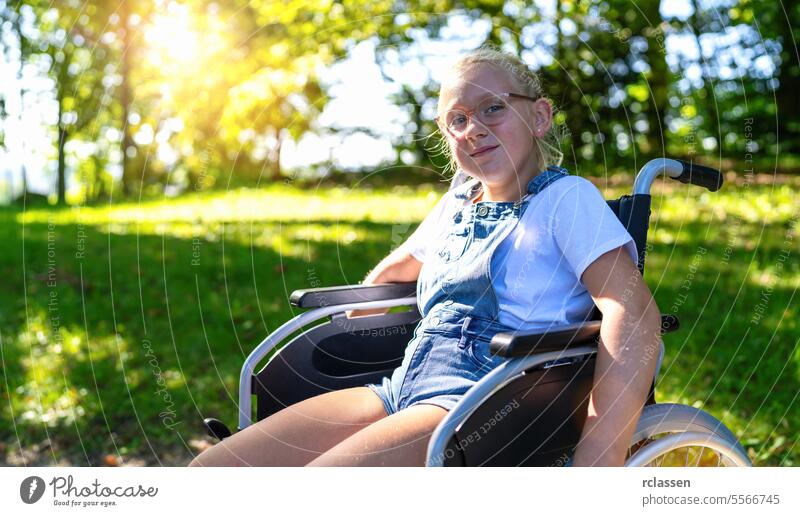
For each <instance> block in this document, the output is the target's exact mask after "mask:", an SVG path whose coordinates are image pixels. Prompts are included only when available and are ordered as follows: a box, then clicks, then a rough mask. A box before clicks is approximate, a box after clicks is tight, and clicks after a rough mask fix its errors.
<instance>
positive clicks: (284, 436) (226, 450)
mask: <svg viewBox="0 0 800 516" xmlns="http://www.w3.org/2000/svg"><path fill="white" fill-rule="evenodd" d="M385 417H386V410H385V409H384V408H383V402H381V399H380V398H379V397H378V395H377V394H375V393H374V392H373V391H372V390H370V389H369V388H368V387H353V388H350V389H342V390H338V391H331V392H327V393H325V394H320V395H318V396H314V397H313V398H309V399H307V400H304V401H301V402H299V403H295V404H294V405H291V406H289V407H286V408H284V409H283V410H281V411H279V412H277V413H275V414H273V415H271V416H270V417H268V418H266V419H263V420H262V421H259V422H258V423H255V424H253V425H251V426H249V427H247V428H245V429H244V430H242V431H239V432H237V433H235V434H233V435H232V436H230V437H228V438H226V439H224V440H223V441H221V442H219V443H217V444H215V445H214V446H212V447H211V448H209V449H207V450H206V451H204V452H203V453H201V454H200V455H198V456H197V457H195V458H194V460H193V461H192V462H191V463H190V464H189V466H303V465H305V464H307V463H308V462H310V461H312V460H314V459H315V458H317V457H318V456H319V455H321V454H322V453H324V452H326V451H327V450H329V449H330V448H331V447H333V446H335V445H336V444H338V443H339V442H341V441H343V440H344V439H347V438H348V437H350V436H351V435H353V434H355V433H356V432H358V431H359V430H361V429H363V428H366V427H368V426H369V425H370V424H372V423H374V422H376V421H378V420H380V419H382V418H385Z"/></svg>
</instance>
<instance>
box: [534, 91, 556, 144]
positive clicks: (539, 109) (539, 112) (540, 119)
mask: <svg viewBox="0 0 800 516" xmlns="http://www.w3.org/2000/svg"><path fill="white" fill-rule="evenodd" d="M552 124H553V107H552V106H551V105H550V102H548V101H547V99H538V100H537V101H536V102H534V103H533V135H534V136H535V137H536V138H541V137H543V136H544V135H545V134H547V131H549V130H550V126H551V125H552Z"/></svg>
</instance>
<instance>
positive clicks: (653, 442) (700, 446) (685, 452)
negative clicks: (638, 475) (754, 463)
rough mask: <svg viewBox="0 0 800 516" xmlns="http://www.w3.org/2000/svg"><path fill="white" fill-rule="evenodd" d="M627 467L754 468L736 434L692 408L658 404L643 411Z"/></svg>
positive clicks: (710, 416) (629, 453) (702, 412)
mask: <svg viewBox="0 0 800 516" xmlns="http://www.w3.org/2000/svg"><path fill="white" fill-rule="evenodd" d="M631 442H632V445H631V448H630V450H629V452H628V459H627V460H626V462H625V465H626V466H651V467H669V466H681V467H687V466H690V467H731V466H740V467H742V466H751V463H750V459H749V458H748V457H747V453H746V452H745V450H744V448H742V446H741V445H740V444H739V441H738V439H736V436H735V435H733V433H732V432H731V431H730V430H729V429H728V428H727V427H726V426H725V425H723V424H722V422H720V421H719V420H718V419H717V418H715V417H714V416H712V415H711V414H709V413H707V412H704V411H702V410H700V409H697V408H694V407H691V406H689V405H680V404H674V403H658V404H655V405H648V406H646V407H645V408H644V409H643V410H642V415H641V417H640V418H639V423H638V425H637V427H636V432H635V433H634V435H633V439H632V441H631Z"/></svg>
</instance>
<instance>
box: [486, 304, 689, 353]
mask: <svg viewBox="0 0 800 516" xmlns="http://www.w3.org/2000/svg"><path fill="white" fill-rule="evenodd" d="M601 323H602V321H597V320H595V321H584V322H580V323H575V324H565V325H563V326H554V327H553V328H552V329H550V330H547V331H545V332H542V331H541V330H533V331H530V332H517V333H497V334H495V335H494V337H492V343H491V345H490V348H489V349H490V350H491V352H492V354H493V355H499V356H501V357H523V356H527V355H530V354H533V353H544V352H547V351H560V350H563V349H569V348H573V347H576V346H578V345H581V344H586V343H587V342H593V341H596V340H597V338H598V337H599V336H600V325H601ZM679 326H680V323H679V321H678V317H677V316H675V315H672V314H661V335H664V334H665V333H670V332H673V331H675V330H677V329H678V328H679Z"/></svg>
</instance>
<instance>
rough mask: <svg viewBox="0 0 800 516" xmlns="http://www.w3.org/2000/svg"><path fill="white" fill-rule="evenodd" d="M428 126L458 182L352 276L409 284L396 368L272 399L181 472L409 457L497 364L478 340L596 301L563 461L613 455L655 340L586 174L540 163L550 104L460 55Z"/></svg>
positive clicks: (490, 60) (633, 413)
mask: <svg viewBox="0 0 800 516" xmlns="http://www.w3.org/2000/svg"><path fill="white" fill-rule="evenodd" d="M436 121H437V124H438V126H439V128H440V130H441V131H442V134H443V135H444V138H445V141H446V143H447V149H448V151H449V153H450V155H451V157H452V160H453V162H454V165H455V166H457V167H458V168H460V169H461V171H463V173H464V174H466V175H467V176H470V177H471V179H470V180H467V181H466V182H463V183H462V184H460V185H459V186H457V187H455V188H453V189H451V190H450V191H448V192H447V193H446V194H445V195H444V196H443V197H442V199H441V200H440V201H439V202H438V204H437V205H436V207H435V208H434V209H433V211H432V212H431V213H430V214H429V215H428V216H427V217H426V218H425V220H424V221H423V223H422V224H421V225H420V227H419V228H418V229H417V230H416V231H415V232H414V234H413V235H412V236H411V237H410V238H409V239H408V240H407V241H406V242H405V243H404V245H402V246H400V247H399V248H398V249H397V250H395V251H394V252H393V253H391V254H390V255H389V256H388V257H386V258H385V259H384V260H382V261H381V263H380V264H378V266H377V267H376V268H375V269H374V270H373V271H372V272H371V273H370V274H369V275H368V276H367V278H366V279H365V281H364V282H365V283H366V284H375V283H392V282H406V281H416V282H417V300H418V305H419V310H420V313H421V314H422V316H423V317H422V320H421V321H420V323H419V325H418V327H417V329H416V331H415V332H414V337H413V338H412V339H411V341H410V342H409V344H408V347H407V349H406V353H405V357H404V359H403V362H402V364H401V365H400V366H399V367H398V368H397V369H395V370H394V372H393V374H392V375H391V378H388V377H387V378H383V381H382V383H381V384H370V385H367V386H362V387H355V388H350V389H343V390H340V391H334V392H329V393H325V394H322V395H319V396H316V397H313V398H310V399H307V400H305V401H302V402H300V403H297V404H295V405H292V406H290V407H287V408H285V409H283V410H281V411H280V412H278V413H276V414H274V415H272V416H270V417H268V418H266V419H264V420H262V421H260V422H258V423H256V424H254V425H252V426H250V427H248V428H246V429H245V430H243V431H241V432H238V433H236V434H234V435H233V436H231V437H229V438H227V439H225V440H224V441H222V442H220V443H218V444H217V445H215V446H213V447H212V448H210V449H208V450H206V451H205V452H203V453H202V454H200V455H199V456H198V457H196V458H195V459H194V461H192V463H191V464H190V465H297V466H299V465H310V466H322V465H398V466H399V465H416V466H422V465H424V463H425V455H426V450H427V446H428V441H429V439H430V436H431V434H432V432H433V431H434V429H435V428H436V426H437V425H438V424H439V422H440V421H441V420H442V418H443V417H444V416H445V415H446V414H447V411H448V410H450V409H452V408H453V406H455V404H456V403H458V401H459V400H460V399H461V397H462V396H463V395H464V393H466V392H467V390H468V389H469V388H470V387H472V386H473V385H474V384H475V383H476V382H478V381H479V380H480V379H481V378H482V377H483V376H485V375H486V374H487V373H488V372H489V371H490V370H491V369H492V368H494V367H496V366H497V365H499V364H500V363H501V362H502V361H503V360H504V359H503V358H502V357H495V356H492V355H491V354H490V353H489V342H490V341H491V338H492V335H494V334H495V333H497V332H513V331H519V330H528V329H534V328H549V327H551V326H553V325H561V324H569V323H574V322H579V321H583V320H586V319H587V317H588V316H589V315H590V313H591V312H592V310H593V308H594V306H595V304H596V305H597V307H598V308H599V309H600V311H601V312H602V314H603V322H602V327H601V344H600V347H599V349H598V355H597V362H596V367H595V376H594V378H595V379H594V384H593V389H592V394H591V397H590V400H589V412H588V414H587V418H586V423H585V425H584V430H583V434H582V436H581V441H580V443H579V444H578V447H577V449H576V452H575V455H574V456H573V465H575V466H582V465H622V464H623V461H624V458H625V454H626V451H627V449H628V444H629V442H630V438H631V436H632V434H633V431H634V429H635V427H636V423H637V421H638V417H639V412H640V410H641V408H642V406H643V405H644V402H645V400H646V398H647V395H648V392H649V388H650V384H651V381H652V379H653V374H654V370H655V361H654V360H647V359H646V355H645V349H646V348H647V347H648V346H653V345H658V339H659V338H660V337H659V335H660V334H659V326H660V312H659V311H658V308H657V306H656V304H655V301H654V300H653V298H652V295H651V294H650V291H649V290H648V288H647V285H646V284H645V283H644V281H643V280H642V278H641V275H640V273H639V271H638V269H637V268H636V265H635V263H636V260H637V250H636V246H635V244H634V243H633V240H632V238H631V237H630V235H629V234H628V232H627V231H626V230H625V228H624V227H623V226H622V224H620V222H619V220H618V219H617V217H616V215H614V213H613V212H612V211H611V210H610V208H609V207H608V205H607V204H606V202H605V200H604V199H603V197H602V195H601V194H600V192H599V191H598V190H597V188H595V187H594V186H593V185H592V183H590V182H589V181H587V180H585V179H583V178H580V177H577V176H573V175H570V174H569V173H568V172H567V171H566V170H564V169H563V168H560V167H558V166H556V165H555V164H554V163H557V162H558V161H559V160H558V158H557V157H556V156H555V154H554V152H553V147H552V146H550V145H548V144H547V139H548V137H549V136H550V133H551V131H552V111H551V105H550V102H549V101H548V100H547V99H546V98H545V97H544V95H543V92H542V88H541V85H540V83H539V80H538V78H537V76H536V75H535V74H534V73H533V72H532V71H530V70H529V69H528V67H527V66H526V65H525V64H524V63H523V62H522V61H521V60H519V59H518V58H516V57H515V56H513V55H510V54H506V53H503V52H500V51H498V50H495V49H490V48H482V49H479V50H477V51H474V52H471V53H469V54H467V55H465V56H463V57H462V58H461V59H459V60H458V62H457V63H456V64H455V66H454V67H453V69H452V72H451V74H450V75H449V76H448V77H447V78H446V80H445V81H443V84H442V85H441V90H440V97H439V104H438V116H437V118H436ZM375 312H376V311H374V310H373V311H371V312H368V311H360V312H358V313H350V314H348V315H349V316H355V315H366V314H369V313H375ZM381 312H385V310H383V311H381ZM651 349H652V348H651ZM656 349H657V348H656Z"/></svg>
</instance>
